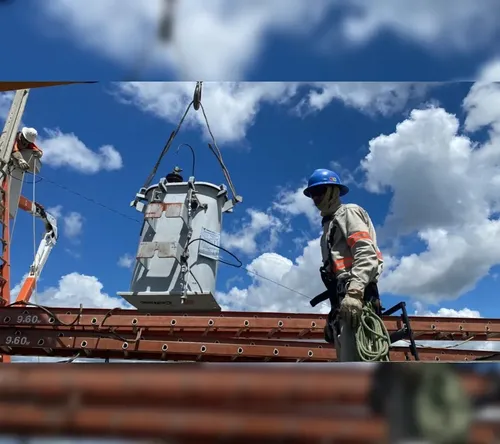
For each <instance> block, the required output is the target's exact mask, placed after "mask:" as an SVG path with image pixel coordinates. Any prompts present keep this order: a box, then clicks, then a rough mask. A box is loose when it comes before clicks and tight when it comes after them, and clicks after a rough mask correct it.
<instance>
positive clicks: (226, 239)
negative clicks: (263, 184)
mask: <svg viewBox="0 0 500 444" xmlns="http://www.w3.org/2000/svg"><path fill="white" fill-rule="evenodd" d="M247 213H248V214H249V215H250V221H248V222H246V223H242V224H241V228H240V229H239V230H238V231H237V232H233V233H229V232H224V233H223V235H222V236H221V240H222V245H223V247H224V248H226V249H227V250H230V251H231V250H233V249H234V250H238V251H240V252H242V253H245V254H255V253H256V252H258V251H259V250H260V248H259V246H258V245H257V239H259V240H261V245H265V247H266V249H267V250H269V249H273V248H275V247H276V245H277V243H278V234H279V233H280V232H281V231H282V230H283V229H284V226H283V223H282V222H281V221H280V220H279V219H278V218H277V217H275V216H273V215H271V214H269V213H264V212H262V211H257V210H253V209H248V210H247ZM263 234H266V235H267V241H266V242H262V238H263V237H262V235H263Z"/></svg>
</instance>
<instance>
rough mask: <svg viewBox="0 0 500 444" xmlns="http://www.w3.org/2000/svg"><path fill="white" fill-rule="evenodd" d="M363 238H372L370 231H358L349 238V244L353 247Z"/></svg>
mask: <svg viewBox="0 0 500 444" xmlns="http://www.w3.org/2000/svg"><path fill="white" fill-rule="evenodd" d="M363 239H366V240H371V239H372V238H371V236H370V234H369V233H368V231H357V232H356V233H353V234H351V235H350V236H349V237H348V238H347V245H349V248H352V247H353V246H354V244H355V243H356V242H358V241H360V240H363Z"/></svg>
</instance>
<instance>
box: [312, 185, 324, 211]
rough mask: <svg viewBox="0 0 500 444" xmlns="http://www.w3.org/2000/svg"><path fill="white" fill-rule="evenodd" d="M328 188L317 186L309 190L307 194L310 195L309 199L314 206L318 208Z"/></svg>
mask: <svg viewBox="0 0 500 444" xmlns="http://www.w3.org/2000/svg"><path fill="white" fill-rule="evenodd" d="M327 189H328V188H327V187H326V186H319V187H314V188H311V190H310V191H309V194H310V195H311V199H312V200H313V202H314V205H316V206H318V205H319V204H320V203H321V201H322V200H323V197H324V196H325V193H326V190H327Z"/></svg>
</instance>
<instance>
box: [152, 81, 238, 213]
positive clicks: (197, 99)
mask: <svg viewBox="0 0 500 444" xmlns="http://www.w3.org/2000/svg"><path fill="white" fill-rule="evenodd" d="M202 90H203V82H201V81H200V82H196V87H195V89H194V94H193V100H191V102H190V103H189V105H188V106H187V108H186V111H184V114H183V115H182V117H181V120H180V121H179V124H178V125H177V127H176V128H175V130H174V131H172V133H171V134H170V137H169V138H168V140H167V143H166V144H165V146H164V147H163V150H162V152H161V154H160V156H159V158H158V160H157V161H156V163H155V165H154V167H153V169H152V171H151V173H150V174H149V176H148V178H147V179H146V181H145V182H144V185H143V187H142V190H143V192H145V191H146V190H147V188H148V187H149V186H150V185H151V182H152V181H153V179H154V177H155V176H156V173H157V171H158V168H159V167H160V164H161V161H162V160H163V157H165V155H166V154H167V152H168V150H169V149H170V147H171V145H172V143H173V141H174V139H175V137H176V136H177V134H178V133H179V131H180V129H181V127H182V124H183V123H184V120H185V119H186V116H187V114H188V112H189V110H190V109H191V106H192V107H193V108H194V109H195V111H198V110H199V109H200V108H201V111H202V113H203V118H204V120H205V125H206V127H207V130H208V133H209V135H210V138H211V139H212V144H210V143H209V144H208V147H209V148H210V150H211V151H212V153H213V154H214V155H215V157H216V158H217V161H218V162H219V164H220V166H221V168H222V172H223V174H224V177H225V178H226V181H227V183H228V185H229V188H230V190H231V193H232V195H233V196H232V198H233V202H235V203H236V202H242V200H243V199H242V197H241V196H238V195H237V194H236V189H235V187H234V184H233V181H232V180H231V176H230V175H229V171H228V169H227V168H226V165H225V164H224V161H223V160H222V154H221V152H220V150H219V147H218V146H217V142H216V140H215V136H214V134H213V132H212V128H211V127H210V124H209V122H208V118H207V115H206V113H205V108H204V107H203V104H202V103H201V94H202Z"/></svg>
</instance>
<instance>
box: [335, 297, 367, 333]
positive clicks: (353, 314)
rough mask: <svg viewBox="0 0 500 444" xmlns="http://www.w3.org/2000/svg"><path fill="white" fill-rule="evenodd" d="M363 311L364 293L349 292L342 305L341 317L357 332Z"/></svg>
mask: <svg viewBox="0 0 500 444" xmlns="http://www.w3.org/2000/svg"><path fill="white" fill-rule="evenodd" d="M362 311H363V293H362V292H360V291H359V290H348V291H347V293H346V295H345V297H344V299H342V302H341V303H340V309H339V316H340V318H341V319H342V320H343V321H344V322H345V323H346V324H348V325H350V326H351V328H352V329H354V330H356V329H357V328H358V327H359V324H360V322H361V312H362Z"/></svg>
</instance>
